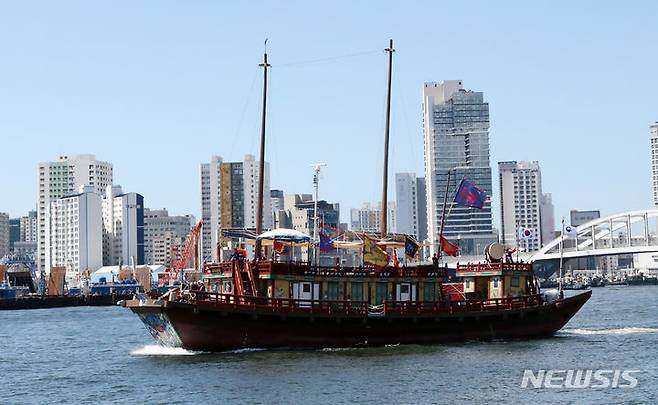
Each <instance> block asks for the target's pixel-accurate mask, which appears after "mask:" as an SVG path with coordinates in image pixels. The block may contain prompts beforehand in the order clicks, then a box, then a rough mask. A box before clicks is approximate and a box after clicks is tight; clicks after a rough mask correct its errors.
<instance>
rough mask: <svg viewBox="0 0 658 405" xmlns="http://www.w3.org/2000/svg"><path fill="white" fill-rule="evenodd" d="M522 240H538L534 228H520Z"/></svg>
mask: <svg viewBox="0 0 658 405" xmlns="http://www.w3.org/2000/svg"><path fill="white" fill-rule="evenodd" d="M519 239H520V240H535V239H537V232H535V230H534V229H532V228H523V227H521V228H519Z"/></svg>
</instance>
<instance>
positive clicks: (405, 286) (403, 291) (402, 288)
mask: <svg viewBox="0 0 658 405" xmlns="http://www.w3.org/2000/svg"><path fill="white" fill-rule="evenodd" d="M400 293H401V294H409V284H402V285H401V286H400Z"/></svg>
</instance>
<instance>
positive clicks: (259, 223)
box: [255, 39, 270, 259]
mask: <svg viewBox="0 0 658 405" xmlns="http://www.w3.org/2000/svg"><path fill="white" fill-rule="evenodd" d="M258 66H260V67H262V68H263V116H262V122H261V127H260V161H259V167H258V205H257V208H256V234H257V235H260V234H261V233H262V232H263V188H264V180H265V122H266V120H265V118H266V116H267V68H268V67H270V64H269V63H267V39H266V40H265V53H263V63H261V64H259V65H258ZM255 253H256V259H260V257H261V241H260V240H259V239H256V252H255Z"/></svg>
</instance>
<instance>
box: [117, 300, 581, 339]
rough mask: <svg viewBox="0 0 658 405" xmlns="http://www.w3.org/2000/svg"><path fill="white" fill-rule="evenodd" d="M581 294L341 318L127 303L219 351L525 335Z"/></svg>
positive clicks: (170, 334)
mask: <svg viewBox="0 0 658 405" xmlns="http://www.w3.org/2000/svg"><path fill="white" fill-rule="evenodd" d="M591 294H592V292H591V291H586V292H583V293H581V294H578V295H575V296H573V297H569V298H565V299H563V300H558V301H556V302H554V303H551V304H544V305H538V306H531V307H525V308H518V309H504V310H495V311H469V312H459V313H436V314H431V313H430V314H427V313H421V314H392V313H390V314H386V315H378V316H373V315H370V316H368V315H358V314H354V315H341V314H309V313H292V312H291V313H284V314H282V313H280V312H279V313H272V312H267V311H259V310H254V309H250V308H243V309H241V308H239V307H234V308H226V307H224V308H222V307H214V306H209V305H198V304H185V303H179V302H171V301H147V302H140V301H127V302H125V303H124V306H126V307H128V308H130V309H131V310H132V311H133V312H134V313H136V314H138V315H139V316H140V318H142V320H143V321H144V323H145V324H146V326H147V328H148V329H149V330H150V331H151V333H152V334H153V336H154V337H155V338H156V339H157V340H158V341H159V342H160V343H161V344H165V345H172V346H182V347H184V348H185V349H188V350H194V351H207V352H218V351H226V350H235V349H241V348H281V347H288V348H330V347H359V346H383V345H390V344H435V343H445V342H459V341H466V340H492V339H526V338H536V337H542V336H550V335H552V334H553V333H555V332H556V331H558V330H560V329H561V328H562V327H563V326H564V325H565V324H566V323H567V322H568V321H569V320H570V319H571V318H572V317H573V316H574V315H575V314H576V312H578V310H579V309H580V308H581V307H582V306H583V305H584V304H585V302H587V300H588V299H589V298H590V296H591Z"/></svg>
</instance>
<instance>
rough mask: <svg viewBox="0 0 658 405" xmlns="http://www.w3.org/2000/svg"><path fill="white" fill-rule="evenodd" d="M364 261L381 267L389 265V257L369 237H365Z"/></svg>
mask: <svg viewBox="0 0 658 405" xmlns="http://www.w3.org/2000/svg"><path fill="white" fill-rule="evenodd" d="M363 261H364V263H367V264H372V265H375V266H379V267H384V266H386V265H387V264H388V256H387V255H386V252H384V251H383V250H382V249H381V248H380V247H379V246H377V244H376V243H375V242H374V241H373V240H372V239H370V238H368V237H367V236H365V235H364V236H363Z"/></svg>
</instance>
